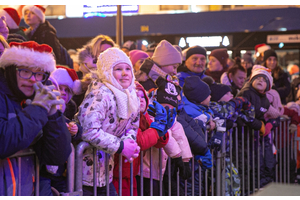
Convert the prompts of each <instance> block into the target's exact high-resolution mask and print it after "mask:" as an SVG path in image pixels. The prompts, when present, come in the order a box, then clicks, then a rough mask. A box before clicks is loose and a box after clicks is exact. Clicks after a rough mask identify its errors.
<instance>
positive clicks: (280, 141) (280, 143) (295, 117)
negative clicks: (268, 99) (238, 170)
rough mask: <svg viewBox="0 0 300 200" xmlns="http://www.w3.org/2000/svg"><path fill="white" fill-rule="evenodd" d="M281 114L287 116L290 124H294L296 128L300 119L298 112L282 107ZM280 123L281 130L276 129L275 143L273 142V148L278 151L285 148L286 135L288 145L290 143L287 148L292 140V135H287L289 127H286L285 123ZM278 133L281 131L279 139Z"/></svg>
mask: <svg viewBox="0 0 300 200" xmlns="http://www.w3.org/2000/svg"><path fill="white" fill-rule="evenodd" d="M283 114H284V115H287V116H289V117H290V118H291V122H290V124H295V125H296V126H297V125H298V124H299V122H300V118H299V116H298V112H296V111H294V110H292V109H289V108H287V107H285V106H284V112H283ZM281 123H282V126H281V130H279V129H278V135H277V142H274V144H275V146H276V147H277V148H278V149H281V148H284V147H285V146H286V144H287V142H288V137H287V135H288V136H289V143H290V144H289V145H288V146H290V145H291V141H292V139H293V138H294V135H293V134H290V133H289V127H288V126H287V123H286V122H281ZM284 123H285V124H286V125H285V126H286V128H285V130H284ZM280 131H281V137H280ZM284 131H285V134H284ZM284 138H285V139H284ZM284 140H285V143H284ZM276 144H278V145H276Z"/></svg>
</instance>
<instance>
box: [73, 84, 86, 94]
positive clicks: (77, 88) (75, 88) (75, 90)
mask: <svg viewBox="0 0 300 200" xmlns="http://www.w3.org/2000/svg"><path fill="white" fill-rule="evenodd" d="M72 89H73V93H74V94H76V95H80V94H82V93H83V92H84V91H83V90H82V87H81V82H80V80H76V81H74V84H73V88H72Z"/></svg>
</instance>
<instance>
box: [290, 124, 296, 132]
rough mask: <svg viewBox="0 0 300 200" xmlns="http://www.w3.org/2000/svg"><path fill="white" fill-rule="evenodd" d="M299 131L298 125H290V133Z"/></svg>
mask: <svg viewBox="0 0 300 200" xmlns="http://www.w3.org/2000/svg"><path fill="white" fill-rule="evenodd" d="M296 131H297V125H296V124H290V126H289V132H290V133H295V132H296Z"/></svg>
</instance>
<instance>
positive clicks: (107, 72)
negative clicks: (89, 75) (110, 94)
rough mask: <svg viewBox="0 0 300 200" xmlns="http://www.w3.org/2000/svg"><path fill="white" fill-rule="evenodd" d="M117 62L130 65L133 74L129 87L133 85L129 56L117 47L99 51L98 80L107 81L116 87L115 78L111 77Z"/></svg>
mask: <svg viewBox="0 0 300 200" xmlns="http://www.w3.org/2000/svg"><path fill="white" fill-rule="evenodd" d="M119 63H126V64H128V65H129V66H130V68H131V73H132V76H133V78H132V81H131V84H130V87H135V85H134V73H133V67H132V63H131V61H130V59H129V57H128V56H127V55H126V54H125V53H124V52H123V51H122V50H121V49H119V48H117V47H112V48H108V49H106V50H105V51H104V52H102V53H100V55H99V58H98V61H97V73H98V76H99V78H100V80H102V81H105V82H108V83H110V84H112V85H114V86H115V87H117V85H116V82H115V78H114V77H113V68H114V66H116V65H117V64H119ZM120 87H121V86H120ZM119 89H122V88H119Z"/></svg>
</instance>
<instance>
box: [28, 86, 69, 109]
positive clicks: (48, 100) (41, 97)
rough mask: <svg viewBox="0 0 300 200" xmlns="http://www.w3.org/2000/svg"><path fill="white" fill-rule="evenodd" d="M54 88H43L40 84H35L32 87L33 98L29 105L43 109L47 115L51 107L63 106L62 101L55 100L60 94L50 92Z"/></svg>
mask: <svg viewBox="0 0 300 200" xmlns="http://www.w3.org/2000/svg"><path fill="white" fill-rule="evenodd" d="M54 87H55V86H54V85H50V86H44V85H43V84H42V83H41V82H37V83H35V84H34V85H33V89H34V90H35V96H34V99H33V100H32V103H31V104H33V105H38V106H41V107H43V108H45V109H46V110H47V112H48V113H49V111H50V109H51V107H52V106H54V105H55V106H56V105H60V104H63V103H64V100H63V99H57V97H58V96H59V95H60V93H59V92H53V91H52V90H53V89H54Z"/></svg>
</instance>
